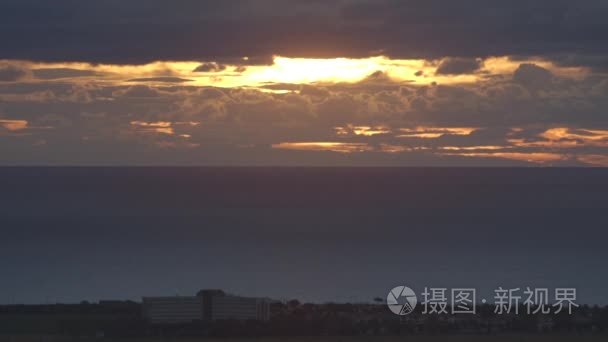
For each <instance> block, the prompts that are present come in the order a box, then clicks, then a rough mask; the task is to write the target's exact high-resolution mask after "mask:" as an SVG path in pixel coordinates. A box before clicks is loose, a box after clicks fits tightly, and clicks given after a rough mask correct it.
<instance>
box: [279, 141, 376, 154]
mask: <svg viewBox="0 0 608 342" xmlns="http://www.w3.org/2000/svg"><path fill="white" fill-rule="evenodd" d="M272 148H275V149H281V150H297V151H332V152H340V153H352V152H366V151H372V150H373V149H372V148H371V147H370V146H368V145H367V144H363V143H340V142H293V143H287V142H285V143H279V144H274V145H272Z"/></svg>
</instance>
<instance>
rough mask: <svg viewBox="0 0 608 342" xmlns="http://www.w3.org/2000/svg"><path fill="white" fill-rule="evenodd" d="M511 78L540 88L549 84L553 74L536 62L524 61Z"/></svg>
mask: <svg viewBox="0 0 608 342" xmlns="http://www.w3.org/2000/svg"><path fill="white" fill-rule="evenodd" d="M513 79H514V80H515V81H516V82H518V83H520V84H523V85H525V86H528V87H532V88H542V87H546V86H548V85H550V84H551V81H552V80H553V74H552V73H551V72H550V71H549V70H547V69H544V68H542V67H539V66H538V65H536V64H530V63H524V64H521V65H520V66H519V68H517V70H515V73H514V74H513Z"/></svg>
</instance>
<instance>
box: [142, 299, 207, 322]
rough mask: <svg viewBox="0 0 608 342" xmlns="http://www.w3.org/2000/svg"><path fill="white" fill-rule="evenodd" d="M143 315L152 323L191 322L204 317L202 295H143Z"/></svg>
mask: <svg viewBox="0 0 608 342" xmlns="http://www.w3.org/2000/svg"><path fill="white" fill-rule="evenodd" d="M142 304H143V305H142V306H143V315H144V317H145V318H146V319H147V320H148V321H149V322H150V323H167V324H172V323H190V322H193V321H197V320H202V319H203V299H202V298H201V297H180V296H175V297H143V298H142Z"/></svg>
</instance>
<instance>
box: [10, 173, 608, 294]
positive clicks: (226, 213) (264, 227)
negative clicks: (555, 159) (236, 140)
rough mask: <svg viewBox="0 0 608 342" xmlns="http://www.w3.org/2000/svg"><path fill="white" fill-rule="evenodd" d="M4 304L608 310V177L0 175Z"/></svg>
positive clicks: (549, 174)
mask: <svg viewBox="0 0 608 342" xmlns="http://www.w3.org/2000/svg"><path fill="white" fill-rule="evenodd" d="M0 179H2V180H3V181H2V187H1V188H2V191H0V227H1V232H2V237H1V238H0V270H1V271H0V272H1V278H2V281H1V282H0V302H1V303H45V302H55V301H58V302H79V301H81V300H90V301H91V300H99V299H134V300H139V299H140V297H141V296H144V295H174V294H181V295H191V294H194V293H196V291H197V290H199V289H201V288H222V289H225V290H226V291H229V292H233V293H237V294H241V295H251V296H268V297H271V298H276V299H291V298H298V299H300V300H302V301H316V302H323V301H339V302H347V301H349V302H352V301H357V302H359V301H371V300H372V299H373V298H374V297H384V296H385V295H386V293H387V292H388V290H389V289H390V288H392V287H394V286H396V285H409V286H411V287H412V288H414V289H415V290H416V291H421V290H422V289H423V288H424V287H425V286H428V287H448V288H450V287H475V288H477V289H478V291H479V293H480V297H481V296H485V298H487V299H488V300H491V299H492V291H493V290H494V289H495V288H497V287H498V286H503V287H522V288H525V287H526V286H537V287H548V288H555V287H575V288H577V289H578V293H579V298H580V300H579V301H580V302H581V303H590V304H607V303H608V295H607V294H606V293H605V292H604V290H605V289H606V288H607V287H608V277H606V272H605V271H604V269H605V260H606V258H607V257H608V250H607V249H606V237H607V236H608V233H606V212H607V210H608V201H606V194H607V193H608V170H605V169H576V170H575V169H508V168H504V169H503V168H500V169H499V168H496V169H493V168H485V169H482V168H478V169H476V168H0Z"/></svg>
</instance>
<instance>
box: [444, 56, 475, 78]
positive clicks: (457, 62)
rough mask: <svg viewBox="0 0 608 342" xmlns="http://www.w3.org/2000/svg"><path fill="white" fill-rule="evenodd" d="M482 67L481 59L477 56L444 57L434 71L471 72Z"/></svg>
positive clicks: (446, 72) (448, 72) (450, 72)
mask: <svg viewBox="0 0 608 342" xmlns="http://www.w3.org/2000/svg"><path fill="white" fill-rule="evenodd" d="M482 67H483V61H482V60H481V59H478V58H451V57H448V58H444V59H443V60H442V61H441V63H439V66H438V67H437V71H436V72H435V73H436V74H437V75H463V74H472V73H474V72H476V71H478V70H479V69H481V68H482Z"/></svg>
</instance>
